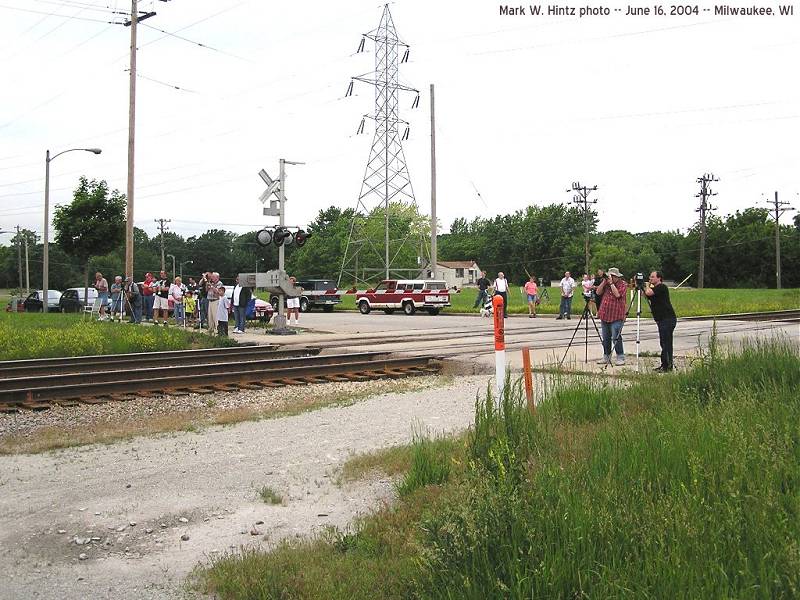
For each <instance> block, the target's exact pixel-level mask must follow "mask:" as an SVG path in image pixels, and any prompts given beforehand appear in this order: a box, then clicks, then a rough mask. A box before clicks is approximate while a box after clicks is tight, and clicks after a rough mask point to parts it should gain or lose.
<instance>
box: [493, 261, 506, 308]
mask: <svg viewBox="0 0 800 600" xmlns="http://www.w3.org/2000/svg"><path fill="white" fill-rule="evenodd" d="M494 293H495V294H497V295H498V296H501V297H502V298H503V318H504V319H505V318H506V316H507V315H508V279H506V276H505V275H504V274H503V272H502V271H500V272H499V273H498V274H497V279H495V280H494Z"/></svg>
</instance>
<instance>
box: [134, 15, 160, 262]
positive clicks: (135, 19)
mask: <svg viewBox="0 0 800 600" xmlns="http://www.w3.org/2000/svg"><path fill="white" fill-rule="evenodd" d="M137 2H138V0H131V20H130V21H126V22H125V25H126V26H128V27H130V28H131V63H130V69H129V71H130V72H129V76H130V81H129V84H128V85H129V89H128V189H127V195H126V201H127V214H126V221H125V274H126V275H130V276H131V277H133V199H134V185H133V182H134V177H133V174H134V160H133V158H134V149H135V136H136V33H137V24H138V23H139V21H144V20H145V19H149V18H150V17H154V16H155V14H156V13H155V12H153V11H151V12H146V13H142V14H141V15H140V14H139V9H138V8H137V6H136V4H137ZM161 266H162V268H163V266H164V259H163V258H162V259H161Z"/></svg>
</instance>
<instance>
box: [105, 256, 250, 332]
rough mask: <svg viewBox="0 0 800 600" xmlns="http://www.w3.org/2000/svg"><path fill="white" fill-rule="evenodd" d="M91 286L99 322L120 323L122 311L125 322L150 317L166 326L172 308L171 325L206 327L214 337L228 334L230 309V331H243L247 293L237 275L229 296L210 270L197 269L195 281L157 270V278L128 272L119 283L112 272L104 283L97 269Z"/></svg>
mask: <svg viewBox="0 0 800 600" xmlns="http://www.w3.org/2000/svg"><path fill="white" fill-rule="evenodd" d="M93 287H94V288H95V289H96V290H97V301H98V303H99V309H98V318H99V320H101V321H105V320H108V319H111V320H115V319H118V320H119V321H120V322H121V321H122V318H123V314H127V315H128V317H129V322H130V323H135V324H139V323H141V322H142V321H151V322H152V323H153V324H154V325H162V326H164V327H166V326H167V325H168V324H169V312H170V310H172V318H173V319H174V323H175V325H178V326H181V327H183V326H194V327H197V328H200V329H203V328H207V329H208V331H209V333H211V334H212V335H220V336H227V335H228V320H229V318H230V315H231V314H232V315H233V316H234V319H235V326H234V329H233V333H234V334H242V333H244V331H245V327H246V326H247V307H248V304H249V303H250V300H251V299H252V297H253V292H252V290H251V289H250V288H249V287H245V286H242V285H240V284H239V278H238V277H237V278H236V283H235V285H234V286H233V293H232V294H230V298H229V297H228V295H226V290H225V286H224V285H223V284H222V282H221V281H220V277H219V273H216V272H206V273H203V275H202V277H201V278H200V281H195V279H194V278H193V277H189V280H188V282H187V283H184V282H183V280H182V278H181V277H175V278H174V279H171V278H170V277H169V276H168V275H167V273H166V271H161V272H160V273H159V277H158V279H156V278H155V277H154V276H153V274H152V273H147V274H146V275H145V278H144V281H143V282H141V283H137V282H135V281H134V280H133V278H132V277H127V278H126V279H125V281H124V282H123V280H122V277H121V276H120V275H117V276H116V277H115V278H114V283H113V284H112V285H111V286H110V287H109V285H108V281H107V280H106V279H105V278H104V277H103V274H102V273H100V272H97V273H96V274H95V283H94V286H93ZM109 299H110V306H109V310H107V308H106V307H107V305H109ZM109 313H110V314H109Z"/></svg>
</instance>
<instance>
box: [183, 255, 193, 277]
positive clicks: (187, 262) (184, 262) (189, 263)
mask: <svg viewBox="0 0 800 600" xmlns="http://www.w3.org/2000/svg"><path fill="white" fill-rule="evenodd" d="M191 264H194V261H192V260H185V261H183V262H182V263H181V281H183V265H191Z"/></svg>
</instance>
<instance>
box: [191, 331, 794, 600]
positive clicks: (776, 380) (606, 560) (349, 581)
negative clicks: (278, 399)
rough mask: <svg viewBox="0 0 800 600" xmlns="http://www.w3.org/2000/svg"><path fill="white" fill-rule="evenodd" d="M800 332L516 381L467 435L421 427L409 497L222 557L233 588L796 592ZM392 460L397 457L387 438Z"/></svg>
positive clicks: (298, 594) (380, 593)
mask: <svg viewBox="0 0 800 600" xmlns="http://www.w3.org/2000/svg"><path fill="white" fill-rule="evenodd" d="M799 386H800V358H798V347H797V345H796V342H794V341H792V342H788V341H778V342H770V343H761V342H754V343H750V344H748V345H746V346H744V347H743V348H742V349H741V350H740V351H739V352H738V353H736V354H731V355H723V354H722V353H721V352H720V351H719V350H718V349H717V348H716V345H715V343H712V346H711V350H710V352H709V353H707V354H705V355H704V356H702V357H701V358H700V359H699V361H698V362H697V363H696V364H695V366H694V367H693V368H691V369H690V370H689V371H687V372H684V373H677V374H674V375H668V376H661V377H659V378H658V379H655V378H654V377H653V376H644V377H642V378H640V379H638V380H634V381H633V382H628V383H626V384H624V385H622V384H619V385H617V384H614V383H610V382H608V381H606V382H599V381H596V380H580V381H578V380H576V379H573V380H570V379H569V378H568V376H563V378H561V379H559V378H556V379H555V383H551V384H550V389H549V390H548V391H547V393H546V396H545V400H544V401H543V403H542V404H541V405H540V407H539V409H538V410H537V412H536V413H535V414H533V415H532V414H530V413H529V412H528V410H527V408H526V405H525V402H524V397H523V394H522V392H521V390H520V385H519V383H518V382H517V383H516V384H515V385H514V386H513V387H510V388H508V389H506V392H505V393H504V395H503V397H502V398H501V399H500V400H499V401H496V400H495V399H494V398H492V397H491V394H490V393H488V392H487V394H486V395H485V396H484V397H482V398H478V399H477V400H476V405H475V425H474V427H473V428H471V429H470V430H469V431H468V432H467V433H466V434H464V435H462V436H461V437H458V438H455V439H450V440H447V441H443V440H441V439H433V440H431V439H427V440H422V439H417V440H416V442H415V443H414V446H413V448H412V450H411V452H409V453H408V454H407V456H408V470H407V472H406V474H405V476H404V477H403V478H402V479H401V480H400V481H399V482H398V484H397V489H398V492H399V494H398V499H397V500H396V502H395V503H394V504H393V505H391V506H389V507H384V508H381V509H378V510H377V511H376V513H375V514H373V515H371V516H367V517H365V518H362V519H360V520H359V521H358V522H357V523H356V524H355V525H354V526H353V527H352V529H351V530H349V531H339V530H336V529H330V530H328V531H326V532H325V533H324V534H323V535H321V536H319V537H317V538H315V539H312V540H305V541H297V540H294V541H286V542H283V543H281V544H279V545H278V547H277V548H276V549H275V550H274V551H273V552H270V553H265V552H261V551H256V550H248V551H244V552H241V553H234V554H230V555H228V556H224V557H221V558H218V559H214V560H213V561H212V563H211V564H210V566H209V567H208V568H207V569H201V570H198V573H197V579H196V583H197V585H199V587H200V588H202V589H203V590H204V591H206V592H210V593H214V594H216V596H217V597H220V598H223V599H239V598H247V599H266V598H326V599H330V598H342V599H344V598H348V599H349V598H414V597H417V598H474V599H476V600H477V599H484V598H519V599H522V598H564V599H567V598H577V597H593V598H664V599H673V598H764V599H767V598H796V597H797V596H798V594H800V546H798V540H799V539H800V399H798V396H797V389H798V387H799ZM391 452H392V455H393V457H394V458H393V460H396V455H397V452H396V450H392V451H391Z"/></svg>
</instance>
